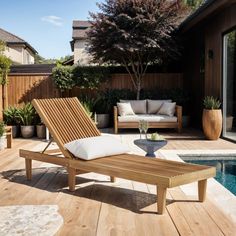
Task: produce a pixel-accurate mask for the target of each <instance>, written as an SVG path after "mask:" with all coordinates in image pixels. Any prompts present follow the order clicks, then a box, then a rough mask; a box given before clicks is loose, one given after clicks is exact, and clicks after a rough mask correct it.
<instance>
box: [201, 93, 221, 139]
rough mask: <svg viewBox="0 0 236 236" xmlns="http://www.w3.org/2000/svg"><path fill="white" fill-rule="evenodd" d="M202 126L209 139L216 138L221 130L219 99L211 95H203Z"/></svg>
mask: <svg viewBox="0 0 236 236" xmlns="http://www.w3.org/2000/svg"><path fill="white" fill-rule="evenodd" d="M203 105H204V110H203V116H202V127H203V131H204V134H205V136H206V138H207V139H209V140H217V139H218V138H219V137H220V134H221V131H222V112H221V109H220V105H221V103H220V101H219V100H218V99H216V98H214V97H212V96H207V97H205V99H204V101H203Z"/></svg>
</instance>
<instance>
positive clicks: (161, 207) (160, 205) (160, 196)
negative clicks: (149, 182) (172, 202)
mask: <svg viewBox="0 0 236 236" xmlns="http://www.w3.org/2000/svg"><path fill="white" fill-rule="evenodd" d="M165 208H166V188H162V187H157V210H158V213H159V214H160V215H162V214H163V213H164V212H165Z"/></svg>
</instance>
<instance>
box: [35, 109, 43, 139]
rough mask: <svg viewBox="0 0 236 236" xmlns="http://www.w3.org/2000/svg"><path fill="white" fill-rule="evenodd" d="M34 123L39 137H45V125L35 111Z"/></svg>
mask: <svg viewBox="0 0 236 236" xmlns="http://www.w3.org/2000/svg"><path fill="white" fill-rule="evenodd" d="M35 124H36V134H37V137H38V138H39V139H45V138H46V126H45V124H44V123H43V122H42V120H41V118H40V117H39V115H38V114H37V113H36V115H35Z"/></svg>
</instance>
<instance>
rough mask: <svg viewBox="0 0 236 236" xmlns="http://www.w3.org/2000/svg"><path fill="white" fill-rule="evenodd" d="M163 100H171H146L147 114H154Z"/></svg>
mask: <svg viewBox="0 0 236 236" xmlns="http://www.w3.org/2000/svg"><path fill="white" fill-rule="evenodd" d="M164 102H172V100H170V99H169V100H150V99H148V100H147V109H148V114H156V113H157V112H158V111H159V110H160V108H161V106H162V104H163V103H164Z"/></svg>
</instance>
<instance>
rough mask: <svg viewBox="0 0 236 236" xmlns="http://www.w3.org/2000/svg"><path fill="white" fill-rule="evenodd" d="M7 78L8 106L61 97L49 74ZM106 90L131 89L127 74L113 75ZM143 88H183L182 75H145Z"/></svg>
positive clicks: (75, 94)
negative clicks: (37, 99)
mask: <svg viewBox="0 0 236 236" xmlns="http://www.w3.org/2000/svg"><path fill="white" fill-rule="evenodd" d="M8 78H9V83H8V86H7V88H8V89H7V95H8V96H7V97H8V105H11V106H19V105H20V104H21V103H23V102H30V101H31V100H32V99H33V98H53V97H60V96H61V93H60V92H59V91H58V89H57V88H56V87H55V85H54V84H53V81H52V78H51V77H50V74H15V73H12V74H10V75H9V76H8ZM106 88H110V89H133V85H132V82H131V80H130V78H129V75H128V74H113V75H112V78H111V79H110V80H109V81H108V82H107V83H106V84H103V85H102V86H101V89H106ZM143 88H144V89H155V88H159V89H171V88H183V75H182V74H181V73H172V74H171V73H159V74H146V77H145V79H144V83H143ZM79 92H80V90H79V89H78V88H74V89H73V90H72V91H71V92H70V93H69V95H70V96H78V95H79ZM0 104H1V101H0Z"/></svg>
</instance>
